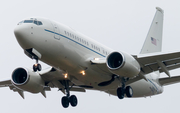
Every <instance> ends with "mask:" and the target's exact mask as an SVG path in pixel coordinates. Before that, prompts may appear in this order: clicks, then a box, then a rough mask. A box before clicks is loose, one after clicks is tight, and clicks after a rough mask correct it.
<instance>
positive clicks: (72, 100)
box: [61, 81, 78, 108]
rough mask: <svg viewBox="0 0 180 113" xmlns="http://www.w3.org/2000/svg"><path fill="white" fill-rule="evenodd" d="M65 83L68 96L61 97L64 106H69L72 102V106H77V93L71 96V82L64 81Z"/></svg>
mask: <svg viewBox="0 0 180 113" xmlns="http://www.w3.org/2000/svg"><path fill="white" fill-rule="evenodd" d="M63 84H64V86H65V90H66V96H64V97H62V99H61V103H62V106H63V107H64V108H68V107H69V103H70V104H71V106H72V107H75V106H77V104H78V100H77V97H76V96H75V95H71V96H70V91H69V82H68V81H63Z"/></svg>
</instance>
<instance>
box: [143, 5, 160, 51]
mask: <svg viewBox="0 0 180 113" xmlns="http://www.w3.org/2000/svg"><path fill="white" fill-rule="evenodd" d="M156 10H157V11H156V14H155V16H154V19H153V21H152V24H151V27H150V29H149V32H148V35H147V37H146V40H145V42H144V45H143V47H142V49H141V52H140V54H146V53H153V52H160V51H161V48H162V31H163V16H164V11H163V10H162V9H161V8H159V7H156Z"/></svg>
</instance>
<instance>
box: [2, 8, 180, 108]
mask: <svg viewBox="0 0 180 113" xmlns="http://www.w3.org/2000/svg"><path fill="white" fill-rule="evenodd" d="M163 16H164V11H163V10H162V9H161V8H159V7H156V13H155V16H154V19H153V21H152V24H151V27H150V29H149V32H148V34H147V37H146V39H145V42H144V45H143V47H142V49H141V52H140V53H139V54H137V55H131V54H128V53H126V52H123V51H117V50H113V49H111V48H108V47H106V46H105V45H102V44H100V43H98V42H97V41H95V40H93V39H91V38H89V37H87V36H85V35H83V34H81V33H80V32H78V31H76V30H74V29H72V28H71V27H69V26H66V25H63V24H61V23H58V22H56V21H52V20H49V19H45V18H27V19H24V20H23V21H21V22H19V23H18V25H17V26H16V27H15V29H14V34H15V37H16V39H17V41H18V43H19V45H20V46H21V47H22V49H23V50H24V53H25V54H26V55H27V56H28V57H29V58H31V59H33V60H35V61H36V62H35V64H34V65H33V66H32V68H26V67H18V68H16V69H15V70H14V71H13V72H12V76H11V79H9V80H4V81H0V87H9V88H10V89H11V90H13V91H14V92H18V93H19V94H20V96H21V97H22V98H24V92H25V91H26V92H30V93H41V94H42V95H43V96H44V97H46V91H50V90H51V88H57V89H58V90H60V91H62V92H63V93H64V95H65V96H63V97H62V99H61V103H62V106H63V107H64V108H68V107H69V105H71V106H72V107H76V106H77V104H78V99H77V97H76V96H75V95H71V94H70V92H71V91H77V92H86V90H98V91H103V92H105V93H108V94H110V95H114V96H117V97H118V98H119V99H124V97H126V98H137V97H147V96H153V95H157V94H161V93H162V92H163V86H166V85H170V84H174V83H178V82H180V76H171V75H170V72H169V71H170V70H173V69H177V68H179V67H180V52H171V53H162V52H161V49H162V32H163ZM39 61H42V62H44V63H46V64H48V65H49V67H48V68H45V69H42V67H41V64H40V63H39ZM163 72H164V73H165V74H166V75H168V76H167V77H163V78H162V77H160V74H161V73H163Z"/></svg>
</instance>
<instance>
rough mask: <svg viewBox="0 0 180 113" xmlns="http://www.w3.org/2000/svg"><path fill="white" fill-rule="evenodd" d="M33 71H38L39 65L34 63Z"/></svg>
mask: <svg viewBox="0 0 180 113" xmlns="http://www.w3.org/2000/svg"><path fill="white" fill-rule="evenodd" d="M33 71H34V72H36V71H37V67H36V64H34V65H33Z"/></svg>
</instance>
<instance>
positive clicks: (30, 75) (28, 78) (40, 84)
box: [11, 68, 45, 93]
mask: <svg viewBox="0 0 180 113" xmlns="http://www.w3.org/2000/svg"><path fill="white" fill-rule="evenodd" d="M11 82H12V84H13V85H14V86H15V87H16V88H18V89H21V90H24V91H28V92H31V93H39V92H41V91H43V88H44V84H45V83H44V81H43V79H42V78H41V76H40V75H39V74H38V73H36V72H33V71H32V70H30V69H27V68H17V69H15V70H14V71H13V73H12V78H11Z"/></svg>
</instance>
